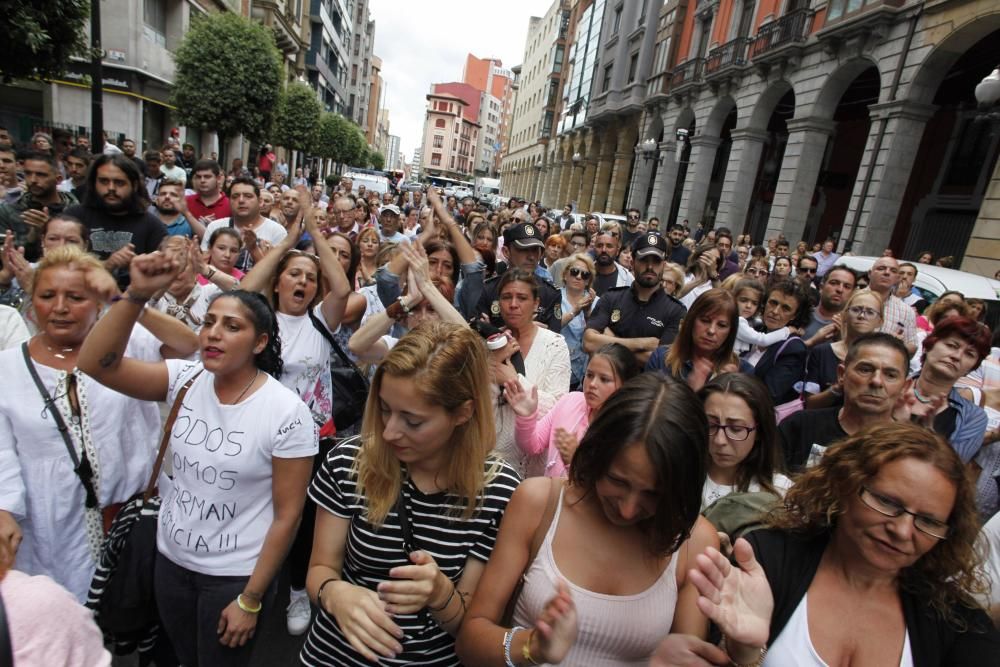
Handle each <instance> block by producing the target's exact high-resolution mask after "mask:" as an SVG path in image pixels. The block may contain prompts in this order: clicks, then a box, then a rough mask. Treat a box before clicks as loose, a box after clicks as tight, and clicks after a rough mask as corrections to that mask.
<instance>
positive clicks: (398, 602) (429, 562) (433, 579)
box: [378, 551, 454, 614]
mask: <svg viewBox="0 0 1000 667" xmlns="http://www.w3.org/2000/svg"><path fill="white" fill-rule="evenodd" d="M410 562H411V563H413V565H403V566H400V567H394V568H392V569H391V570H389V576H390V577H392V578H393V579H394V581H383V582H382V583H381V584H379V585H378V596H379V599H381V600H382V601H383V602H385V611H386V612H387V613H389V614H415V613H417V612H418V611H420V610H421V609H423V608H424V607H426V606H428V605H430V606H433V607H441V606H442V605H444V604H445V603H446V602H447V601H448V596H449V595H450V593H451V589H452V587H453V586H454V584H453V583H452V582H451V580H450V579H448V577H446V576H444V574H443V573H442V572H441V570H440V569H439V568H438V564H437V563H436V562H435V561H434V558H433V557H432V556H431V555H430V554H429V553H427V552H426V551H414V552H413V553H411V554H410Z"/></svg>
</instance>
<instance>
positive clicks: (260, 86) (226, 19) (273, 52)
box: [170, 12, 281, 162]
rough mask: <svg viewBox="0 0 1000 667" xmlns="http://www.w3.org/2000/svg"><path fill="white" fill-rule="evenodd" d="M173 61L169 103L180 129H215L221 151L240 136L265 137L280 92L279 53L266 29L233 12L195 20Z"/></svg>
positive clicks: (254, 139)
mask: <svg viewBox="0 0 1000 667" xmlns="http://www.w3.org/2000/svg"><path fill="white" fill-rule="evenodd" d="M175 60H176V64H177V67H176V74H175V78H174V87H173V92H172V94H171V96H170V102H171V104H173V105H174V106H175V107H177V112H176V113H177V120H178V121H179V122H180V123H181V124H183V125H187V126H189V127H197V128H201V129H204V130H215V132H216V133H217V134H218V135H219V144H220V147H221V149H222V152H224V151H225V146H226V140H227V139H230V138H232V137H235V136H236V135H238V134H240V133H242V134H243V135H244V136H245V137H247V138H248V139H250V140H251V141H262V140H264V139H265V138H266V136H267V134H268V132H270V130H271V125H272V123H273V121H274V114H275V109H276V108H277V100H278V95H279V93H280V91H281V54H280V52H279V51H278V47H277V46H275V43H274V35H273V34H272V33H271V31H270V30H268V29H267V28H265V27H264V26H263V25H260V24H257V23H254V22H253V21H251V20H249V19H245V18H243V17H241V16H238V15H236V14H233V13H232V12H224V13H220V14H210V15H207V16H199V15H195V16H193V17H192V21H191V29H190V30H189V31H188V33H187V34H186V35H185V36H184V40H183V41H182V42H181V45H180V47H179V48H178V49H177V52H176V54H175ZM220 157H221V159H222V160H223V162H224V161H225V155H221V156H220Z"/></svg>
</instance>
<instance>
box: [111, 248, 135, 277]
mask: <svg viewBox="0 0 1000 667" xmlns="http://www.w3.org/2000/svg"><path fill="white" fill-rule="evenodd" d="M134 258H135V246H134V245H133V244H131V243H126V244H125V245H123V246H122V247H121V248H119V249H118V250H116V251H114V252H113V253H111V256H110V257H108V258H107V259H106V260H104V268H106V269H107V270H108V271H114V270H115V269H121V268H124V267H126V266H128V265H129V264H130V263H131V262H132V260H133V259H134Z"/></svg>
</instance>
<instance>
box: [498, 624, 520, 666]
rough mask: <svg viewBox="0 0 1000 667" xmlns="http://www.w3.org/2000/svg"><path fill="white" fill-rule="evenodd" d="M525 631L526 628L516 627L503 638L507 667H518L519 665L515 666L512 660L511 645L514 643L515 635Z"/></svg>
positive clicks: (504, 657)
mask: <svg viewBox="0 0 1000 667" xmlns="http://www.w3.org/2000/svg"><path fill="white" fill-rule="evenodd" d="M524 629H525V628H524V626H521V625H515V626H514V627H513V628H511V629H510V630H508V631H507V632H506V634H504V636H503V659H504V664H506V665H507V667H517V665H515V664H514V661H513V660H511V659H510V645H511V644H512V643H514V635H515V634H517V633H518V632H520V631H521V630H524Z"/></svg>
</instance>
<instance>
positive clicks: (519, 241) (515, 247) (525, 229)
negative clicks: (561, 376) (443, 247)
mask: <svg viewBox="0 0 1000 667" xmlns="http://www.w3.org/2000/svg"><path fill="white" fill-rule="evenodd" d="M503 240H504V244H503V248H501V249H500V252H501V253H502V254H503V257H504V260H505V262H506V264H504V265H503V266H504V267H505V268H504V269H503V272H504V273H505V272H506V271H507V269H508V268H511V267H513V268H517V269H521V270H523V271H527V272H529V273H534V274H535V277H536V279H537V280H538V297H539V300H538V309H537V310H536V311H535V321H536V322H538V323H539V324H543V325H545V326H547V327H548V328H549V330H550V331H555V332H559V331H561V330H562V293H561V292H560V291H559V290H558V289H556V288H555V286H554V285H553V284H552V283H551V282H549V281H548V280H545V279H543V278H539V277H538V274H537V272H536V269H537V268H538V263H539V262H540V261H541V259H542V252H543V251H544V248H545V244H544V243H543V242H542V239H541V235H540V234H539V233H538V230H537V229H535V226H534V225H533V224H531V223H530V222H517V223H515V224H512V225H511V226H509V227H508V228H507V229H506V230H504V233H503ZM499 266H500V265H499V264H498V273H497V275H496V276H494V277H492V278H490V279H489V280H487V281H485V282H484V283H483V285H482V294H481V295H480V296H479V299H478V300H476V299H474V298H473V297H471V296H470V298H469V302H471V303H476V304H477V307H476V310H477V311H478V312H477V313H476V312H473V313H469V312H463V313H462V314H463V315H465V317H466V318H467V319H468V318H472V317H476V316H477V315H485V316H487V317H488V318H489V319H490V322H492V323H493V324H494V325H495V326H498V327H502V326H504V323H503V319H502V318H501V317H500V301H499V300H498V297H497V286H498V285H499V284H500V278H501V276H502V275H503V273H501V272H500V269H499ZM467 287H468V288H472V287H473V285H472V282H471V281H469V284H468V285H465V284H464V283H463V290H464V289H466V288H467ZM463 301H464V300H463Z"/></svg>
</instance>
